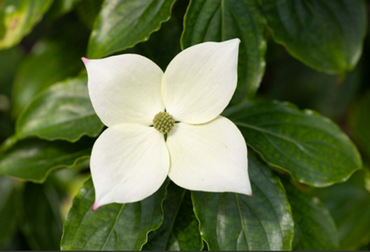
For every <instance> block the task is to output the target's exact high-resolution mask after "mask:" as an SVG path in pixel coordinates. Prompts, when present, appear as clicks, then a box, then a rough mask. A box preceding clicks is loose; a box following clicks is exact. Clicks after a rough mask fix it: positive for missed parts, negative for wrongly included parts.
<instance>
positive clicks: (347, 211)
mask: <svg viewBox="0 0 370 252" xmlns="http://www.w3.org/2000/svg"><path fill="white" fill-rule="evenodd" d="M369 185H370V174H369V171H368V170H365V169H362V170H359V171H358V172H356V173H355V174H353V176H352V177H351V178H350V179H349V180H348V181H347V182H345V183H342V184H337V185H334V186H331V187H328V188H325V189H320V190H318V191H317V192H316V193H315V194H316V195H317V196H318V197H320V199H321V200H322V201H323V203H324V205H325V206H326V207H327V208H328V209H329V211H330V213H331V215H332V216H333V218H334V221H335V224H336V227H337V229H338V233H339V241H340V247H339V249H340V250H360V248H361V246H362V245H365V244H368V243H369V242H370V233H369V230H370V211H368V210H369V209H370V188H369Z"/></svg>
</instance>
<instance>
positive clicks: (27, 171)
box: [0, 139, 92, 183]
mask: <svg viewBox="0 0 370 252" xmlns="http://www.w3.org/2000/svg"><path fill="white" fill-rule="evenodd" d="M91 146H92V141H91V140H90V139H83V140H81V141H79V142H77V143H74V144H72V143H68V142H64V141H54V142H48V141H44V140H39V139H26V140H23V141H21V142H18V143H16V144H15V145H13V146H11V147H10V148H9V149H7V150H6V151H5V152H3V153H0V175H7V176H12V177H17V178H20V179H23V180H27V181H32V182H36V183H41V182H43V181H45V179H46V177H47V176H48V174H49V173H50V172H51V171H52V170H55V169H57V168H65V167H72V166H74V165H76V164H77V162H79V161H80V160H83V159H86V158H88V157H89V155H90V153H91Z"/></svg>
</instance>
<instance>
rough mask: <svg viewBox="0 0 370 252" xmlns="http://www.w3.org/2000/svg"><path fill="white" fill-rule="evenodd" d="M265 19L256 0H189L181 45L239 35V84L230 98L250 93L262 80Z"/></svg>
mask: <svg viewBox="0 0 370 252" xmlns="http://www.w3.org/2000/svg"><path fill="white" fill-rule="evenodd" d="M264 33H265V20H264V18H263V15H262V14H261V13H260V11H259V8H258V4H257V1H256V0H228V1H223V0H192V1H190V5H189V7H188V10H187V12H186V15H185V20H184V31H183V34H182V38H181V46H182V48H183V49H184V48H187V47H189V46H192V45H195V44H198V43H202V42H205V41H224V40H228V39H232V38H239V39H240V40H241V44H240V46H239V61H238V64H239V65H238V86H237V91H236V93H235V95H234V98H233V101H235V102H240V101H241V100H243V99H244V98H245V97H246V96H247V97H252V96H253V95H254V94H255V93H256V91H257V89H258V87H259V85H260V82H261V79H262V76H263V73H264V69H265V60H264V55H265V51H266V39H265V35H264Z"/></svg>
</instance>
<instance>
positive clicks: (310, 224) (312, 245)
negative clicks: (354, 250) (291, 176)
mask: <svg viewBox="0 0 370 252" xmlns="http://www.w3.org/2000/svg"><path fill="white" fill-rule="evenodd" d="M284 186H285V188H286V190H287V194H288V199H289V203H290V205H291V207H292V212H293V218H294V241H293V249H294V250H299V251H307V250H311V251H313V250H318V251H324V250H335V249H336V248H338V232H337V230H336V228H335V224H334V221H333V219H332V217H331V215H330V213H329V211H328V210H327V209H326V208H325V207H324V206H323V204H322V203H321V201H320V200H319V199H318V198H316V197H312V196H311V195H309V194H306V193H303V192H301V191H299V190H298V189H296V188H295V187H294V186H292V185H290V184H288V183H287V184H284Z"/></svg>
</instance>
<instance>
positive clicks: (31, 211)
mask: <svg viewBox="0 0 370 252" xmlns="http://www.w3.org/2000/svg"><path fill="white" fill-rule="evenodd" d="M18 197H19V199H18V205H17V211H18V213H17V214H18V215H19V216H21V217H20V223H21V228H22V230H23V233H24V235H25V237H26V240H27V242H28V244H29V246H30V247H31V248H32V249H33V250H59V243H60V237H61V236H62V228H61V227H62V223H63V221H62V215H61V213H60V208H59V196H58V194H57V191H56V190H55V188H54V186H52V185H50V184H48V183H47V184H44V185H37V184H32V183H27V184H26V185H25V187H24V188H23V190H22V192H21V194H20V195H19V196H18Z"/></svg>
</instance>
